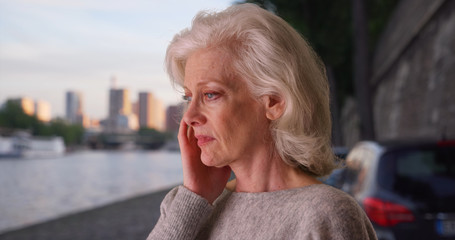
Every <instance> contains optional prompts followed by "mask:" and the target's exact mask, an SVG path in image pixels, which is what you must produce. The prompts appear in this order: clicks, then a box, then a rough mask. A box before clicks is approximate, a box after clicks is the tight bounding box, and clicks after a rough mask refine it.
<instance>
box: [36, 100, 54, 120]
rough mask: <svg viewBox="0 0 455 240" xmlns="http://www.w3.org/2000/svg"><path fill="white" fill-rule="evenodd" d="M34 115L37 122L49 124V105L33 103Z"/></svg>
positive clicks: (40, 101) (39, 102)
mask: <svg viewBox="0 0 455 240" xmlns="http://www.w3.org/2000/svg"><path fill="white" fill-rule="evenodd" d="M35 115H36V117H37V118H38V120H40V121H43V122H49V121H50V120H51V105H50V104H49V103H48V102H46V101H43V100H38V101H36V102H35Z"/></svg>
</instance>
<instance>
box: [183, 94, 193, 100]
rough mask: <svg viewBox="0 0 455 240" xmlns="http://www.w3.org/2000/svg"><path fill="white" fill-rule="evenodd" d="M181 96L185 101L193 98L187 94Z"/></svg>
mask: <svg viewBox="0 0 455 240" xmlns="http://www.w3.org/2000/svg"><path fill="white" fill-rule="evenodd" d="M182 98H183V100H184V101H186V102H191V100H192V99H193V97H191V96H187V95H183V96H182Z"/></svg>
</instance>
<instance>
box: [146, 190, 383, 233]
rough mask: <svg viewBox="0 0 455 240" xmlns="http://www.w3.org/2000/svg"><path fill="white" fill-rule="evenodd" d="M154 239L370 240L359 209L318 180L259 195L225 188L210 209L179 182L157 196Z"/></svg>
mask: <svg viewBox="0 0 455 240" xmlns="http://www.w3.org/2000/svg"><path fill="white" fill-rule="evenodd" d="M156 239H198V240H199V239H201V240H204V239H354V240H355V239H376V234H375V232H374V230H373V228H372V226H371V223H370V221H369V220H368V218H367V217H366V215H365V213H364V212H363V210H362V209H361V208H360V206H359V205H358V204H357V202H355V200H354V199H353V198H351V197H350V196H349V195H347V194H346V193H344V192H342V191H340V190H338V189H335V188H332V187H330V186H327V185H324V184H315V185H310V186H307V187H302V188H295V189H288V190H281V191H275V192H262V193H236V192H230V191H228V190H225V191H224V192H223V194H222V195H221V196H220V197H219V198H218V199H217V201H215V203H214V205H213V207H212V206H211V205H210V204H209V203H208V202H207V201H205V200H204V199H203V198H201V197H200V196H198V195H197V194H194V193H192V192H191V191H189V190H188V189H186V188H185V187H183V186H179V187H177V188H174V189H173V190H172V191H171V192H170V193H169V194H168V195H167V196H166V198H165V199H164V200H163V203H162V205H161V217H160V220H159V221H158V223H157V225H156V226H155V228H154V229H153V231H152V232H151V234H150V236H149V238H148V240H156Z"/></svg>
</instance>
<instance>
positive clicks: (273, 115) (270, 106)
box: [263, 95, 286, 120]
mask: <svg viewBox="0 0 455 240" xmlns="http://www.w3.org/2000/svg"><path fill="white" fill-rule="evenodd" d="M263 102H264V104H265V116H266V117H267V118H268V119H269V120H276V119H278V118H280V117H281V115H283V113H284V110H285V108H286V104H285V102H284V100H283V99H282V98H281V97H280V96H277V95H265V96H263Z"/></svg>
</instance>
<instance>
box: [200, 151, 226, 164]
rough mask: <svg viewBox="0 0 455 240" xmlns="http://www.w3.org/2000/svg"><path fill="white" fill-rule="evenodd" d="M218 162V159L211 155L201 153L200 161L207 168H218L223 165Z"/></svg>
mask: <svg viewBox="0 0 455 240" xmlns="http://www.w3.org/2000/svg"><path fill="white" fill-rule="evenodd" d="M220 160H221V159H220V158H217V157H215V156H214V155H213V154H210V153H206V152H204V151H203V152H202V153H201V161H202V163H203V164H204V165H205V166H207V167H219V166H220V165H223V163H222V162H220Z"/></svg>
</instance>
